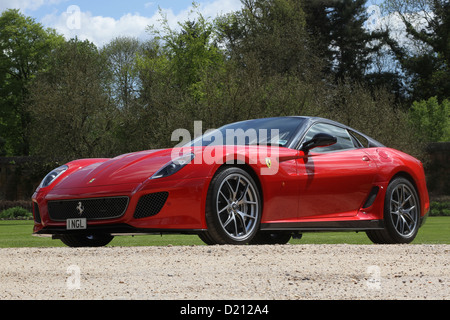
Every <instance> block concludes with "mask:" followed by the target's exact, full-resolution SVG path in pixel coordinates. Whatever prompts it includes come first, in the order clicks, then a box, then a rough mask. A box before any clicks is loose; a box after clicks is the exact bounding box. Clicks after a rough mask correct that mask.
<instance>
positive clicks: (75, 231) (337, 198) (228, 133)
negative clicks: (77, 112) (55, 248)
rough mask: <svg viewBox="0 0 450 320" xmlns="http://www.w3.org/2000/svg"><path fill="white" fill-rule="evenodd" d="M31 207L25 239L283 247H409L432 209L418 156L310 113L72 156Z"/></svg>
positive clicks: (92, 243)
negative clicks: (333, 236)
mask: <svg viewBox="0 0 450 320" xmlns="http://www.w3.org/2000/svg"><path fill="white" fill-rule="evenodd" d="M33 203H34V206H33V208H34V209H33V213H34V220H35V225H34V230H33V231H34V233H33V234H34V235H38V236H51V237H53V238H54V239H61V240H62V241H63V242H64V243H65V244H66V245H68V246H103V245H106V244H108V243H109V242H110V241H111V240H112V239H113V237H114V236H116V235H130V234H155V233H157V234H159V233H194V234H198V235H199V237H200V238H201V239H202V240H203V241H204V242H205V243H207V244H281V243H287V242H288V241H289V239H290V238H291V236H297V237H299V236H301V234H302V233H304V232H313V231H365V232H366V233H367V235H368V237H369V238H370V240H372V241H373V242H374V243H409V242H411V241H413V240H414V238H415V237H416V235H417V232H418V230H419V227H420V226H421V225H422V224H423V222H424V220H425V217H426V216H427V214H428V211H429V198H428V191H427V188H426V183H425V175H424V170H423V166H422V164H421V162H420V161H419V160H417V159H415V158H413V157H411V156H409V155H407V154H405V153H403V152H400V151H397V150H394V149H390V148H387V147H385V146H383V145H382V144H381V143H379V142H377V141H375V140H374V139H372V138H370V137H368V136H367V135H365V134H363V133H361V132H358V131H356V130H354V129H352V128H349V127H347V126H345V125H342V124H340V123H337V122H334V121H331V120H327V119H323V118H317V117H278V118H266V119H256V120H248V121H242V122H238V123H233V124H229V125H226V126H224V127H221V128H219V129H217V130H210V131H208V132H207V133H205V134H204V135H203V136H201V137H199V138H197V139H194V140H192V141H191V142H190V143H188V144H185V145H183V146H181V147H176V148H172V149H162V150H150V151H142V152H136V153H130V154H125V155H121V156H118V157H116V158H112V159H82V160H75V161H72V162H69V163H67V164H66V165H63V166H61V167H59V168H56V169H55V170H53V171H52V172H50V173H49V174H48V175H47V176H46V177H45V178H44V179H43V180H42V182H41V184H40V186H39V187H38V188H37V190H36V192H35V193H34V195H33Z"/></svg>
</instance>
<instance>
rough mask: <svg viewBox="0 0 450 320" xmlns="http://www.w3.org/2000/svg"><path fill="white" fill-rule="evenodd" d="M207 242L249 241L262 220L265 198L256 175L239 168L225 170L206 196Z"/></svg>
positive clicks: (222, 170)
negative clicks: (260, 190) (261, 196)
mask: <svg viewBox="0 0 450 320" xmlns="http://www.w3.org/2000/svg"><path fill="white" fill-rule="evenodd" d="M205 214H206V223H207V226H208V231H206V233H205V234H203V235H202V237H203V238H205V239H207V240H208V241H205V242H206V243H207V244H246V243H248V242H250V240H252V239H253V237H254V236H255V234H256V232H257V231H258V229H259V223H260V220H261V198H260V193H259V190H258V187H257V185H256V183H255V181H254V180H253V178H252V177H251V176H250V175H249V174H248V173H247V172H246V171H244V170H242V169H240V168H236V167H231V168H225V169H221V171H219V172H218V173H217V174H216V175H215V176H214V178H213V180H212V181H211V185H210V187H209V190H208V195H207V199H206V212H205Z"/></svg>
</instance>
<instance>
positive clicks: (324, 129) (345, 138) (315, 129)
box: [303, 123, 355, 153]
mask: <svg viewBox="0 0 450 320" xmlns="http://www.w3.org/2000/svg"><path fill="white" fill-rule="evenodd" d="M318 133H328V134H330V135H332V136H334V137H336V138H337V142H336V143H335V144H333V145H331V146H328V147H323V148H314V149H313V152H319V153H323V152H330V151H337V150H345V149H353V148H355V146H354V144H353V141H352V138H351V137H350V135H349V134H348V132H347V130H346V129H343V128H340V127H337V126H334V125H331V124H327V123H317V124H314V125H313V126H312V127H311V128H310V129H309V130H308V132H307V133H306V136H305V138H304V139H303V141H308V140H311V139H312V138H313V137H314V136H315V135H316V134H318Z"/></svg>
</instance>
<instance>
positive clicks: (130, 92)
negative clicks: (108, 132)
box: [101, 37, 142, 109]
mask: <svg viewBox="0 0 450 320" xmlns="http://www.w3.org/2000/svg"><path fill="white" fill-rule="evenodd" d="M141 50H142V48H141V43H140V41H139V40H138V39H137V38H131V37H117V38H115V39H113V40H112V41H111V42H109V43H108V44H107V45H105V46H104V47H103V48H102V50H101V53H102V54H103V55H105V58H106V61H107V64H108V69H109V70H110V71H111V73H112V79H111V94H112V97H113V98H114V99H115V101H116V105H117V107H118V108H120V109H128V108H129V107H130V105H131V104H132V103H134V102H135V101H136V98H137V93H138V90H139V77H138V72H137V70H136V59H137V57H138V54H139V53H140V51H141Z"/></svg>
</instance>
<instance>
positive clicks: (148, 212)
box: [133, 192, 169, 219]
mask: <svg viewBox="0 0 450 320" xmlns="http://www.w3.org/2000/svg"><path fill="white" fill-rule="evenodd" d="M168 196H169V193H168V192H156V193H149V194H146V195H143V196H142V197H141V198H140V199H139V202H138V204H137V206H136V211H134V215H133V217H134V218H135V219H141V218H146V217H151V216H154V215H156V214H158V213H159V212H160V211H161V209H162V207H163V206H164V204H165V203H166V200H167V197H168Z"/></svg>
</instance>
